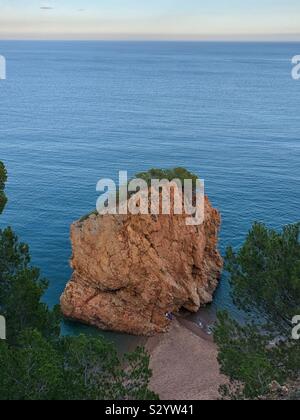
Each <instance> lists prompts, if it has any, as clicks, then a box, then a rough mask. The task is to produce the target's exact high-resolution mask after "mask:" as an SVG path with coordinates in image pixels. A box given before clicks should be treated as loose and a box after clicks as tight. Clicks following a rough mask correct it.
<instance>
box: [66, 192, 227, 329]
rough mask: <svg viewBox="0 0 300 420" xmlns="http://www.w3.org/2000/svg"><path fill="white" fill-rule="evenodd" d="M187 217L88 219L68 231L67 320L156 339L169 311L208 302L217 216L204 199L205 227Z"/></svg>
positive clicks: (215, 275) (215, 276) (213, 283)
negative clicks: (70, 252)
mask: <svg viewBox="0 0 300 420" xmlns="http://www.w3.org/2000/svg"><path fill="white" fill-rule="evenodd" d="M185 217H186V216H185V215H174V214H172V215H170V216H166V215H158V216H151V215H143V216H141V215H139V216H134V215H126V216H119V215H105V216H100V215H92V216H90V217H89V218H87V219H86V220H85V221H81V222H76V223H74V224H73V225H72V228H71V240H72V246H73V257H72V261H71V265H72V268H73V270H74V273H73V276H72V279H71V280H70V282H69V283H68V285H67V287H66V289H65V291H64V293H63V295H62V297H61V307H62V311H63V313H64V315H65V316H66V317H68V318H70V319H74V320H78V321H81V322H84V323H86V324H89V325H94V326H96V327H98V328H100V329H105V330H111V331H120V332H126V333H130V334H135V335H147V336H149V335H153V334H155V333H160V332H164V331H166V330H167V329H168V325H169V321H168V319H167V317H166V313H167V312H176V311H178V310H179V309H181V308H185V309H187V310H189V311H192V312H196V311H197V310H198V309H199V308H200V307H201V306H203V305H205V304H207V303H208V302H211V301H212V296H213V292H214V291H215V289H216V287H217V285H218V280H219V277H220V272H221V269H222V259H221V256H220V254H219V252H218V251H217V242H218V231H219V226H220V215H219V213H218V212H217V210H214V209H213V208H212V206H211V204H210V202H209V200H208V198H205V222H204V223H203V224H202V225H200V226H187V225H186V223H185Z"/></svg>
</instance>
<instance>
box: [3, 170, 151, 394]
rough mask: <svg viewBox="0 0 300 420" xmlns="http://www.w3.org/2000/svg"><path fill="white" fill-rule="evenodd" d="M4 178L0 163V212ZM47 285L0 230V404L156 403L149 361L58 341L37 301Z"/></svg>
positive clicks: (99, 345)
mask: <svg viewBox="0 0 300 420" xmlns="http://www.w3.org/2000/svg"><path fill="white" fill-rule="evenodd" d="M6 179H7V176H6V171H5V168H4V166H3V164H2V163H1V162H0V199H1V201H0V203H1V207H0V210H1V212H2V211H3V209H4V206H5V203H6V197H5V194H4V187H5V182H6ZM47 286H48V283H47V281H45V280H44V279H42V278H41V276H40V272H39V270H38V269H37V268H34V267H32V266H31V264H30V254H29V249H28V246H27V245H25V244H22V243H20V242H19V241H18V238H17V237H16V235H15V234H14V233H13V231H12V230H11V229H10V228H7V229H5V230H3V231H2V230H0V314H1V315H4V316H5V318H6V321H7V341H0V400H97V399H98V400H99V399H114V400H121V399H122V400H123V399H133V400H135V399H156V398H157V397H156V395H154V394H153V393H152V392H150V391H149V390H148V384H149V379H150V377H151V372H150V370H149V357H148V356H147V354H146V353H145V352H144V351H143V350H142V349H138V350H137V351H136V352H134V353H132V354H129V355H126V356H124V357H123V358H120V357H119V356H118V354H117V352H116V349H115V347H114V346H113V345H112V344H110V343H108V342H106V341H105V340H104V339H103V338H90V337H87V336H84V335H81V336H79V337H65V338H63V337H61V336H60V322H61V316H60V311H59V308H58V307H56V308H54V309H52V310H50V309H49V308H48V307H47V306H46V305H45V304H44V303H42V302H41V298H42V296H43V294H44V292H45V290H46V289H47Z"/></svg>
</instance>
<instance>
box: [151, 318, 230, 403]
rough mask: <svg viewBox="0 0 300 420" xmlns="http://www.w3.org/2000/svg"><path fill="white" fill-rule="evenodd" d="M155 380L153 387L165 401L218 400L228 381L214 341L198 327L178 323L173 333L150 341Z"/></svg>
mask: <svg viewBox="0 0 300 420" xmlns="http://www.w3.org/2000/svg"><path fill="white" fill-rule="evenodd" d="M146 348H147V350H148V352H149V353H150V355H151V361H150V367H151V369H152V371H153V377H152V380H151V384H150V387H151V389H152V390H153V391H155V392H156V393H158V394H159V396H160V399H161V400H181V401H182V400H216V399H218V398H219V393H218V388H219V386H220V385H221V384H222V383H224V382H225V378H224V377H223V376H222V375H221V374H220V373H219V365H218V361H217V349H216V346H215V344H214V342H213V340H212V338H211V337H210V336H208V335H206V334H205V333H204V332H203V331H202V330H201V329H200V328H198V327H197V325H196V324H194V323H192V322H190V321H186V320H180V319H179V320H177V319H176V320H174V321H173V323H172V326H171V328H170V331H169V332H168V333H166V334H162V335H159V336H156V337H153V338H150V339H149V340H148V342H147V345H146Z"/></svg>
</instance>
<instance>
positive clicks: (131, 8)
mask: <svg viewBox="0 0 300 420" xmlns="http://www.w3.org/2000/svg"><path fill="white" fill-rule="evenodd" d="M0 39H178V40H181V39H182V40H185V39H191V40H198V39H199V40H252V39H253V40H297V41H300V0H48V1H40V0H0Z"/></svg>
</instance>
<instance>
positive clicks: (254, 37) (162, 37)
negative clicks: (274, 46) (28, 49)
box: [0, 33, 300, 43]
mask: <svg viewBox="0 0 300 420" xmlns="http://www.w3.org/2000/svg"><path fill="white" fill-rule="evenodd" d="M0 41H78V42H84V41H93V42H97V41H108V42H112V41H117V42H121V41H124V42H129V41H132V42H146V41H149V42H153V41H157V42H187V41H188V42H283V43H285V42H300V33H299V34H298V33H288V34H287V33H286V34H282V33H281V34H280V33H279V34H278V33H277V34H276V33H274V34H226V35H225V34H216V35H200V34H199V35H192V34H151V33H148V34H147V33H145V34H125V33H115V34H101V35H99V36H97V35H95V34H86V35H84V34H69V35H67V34H62V33H58V34H57V35H54V34H48V35H46V34H45V35H42V34H35V33H32V34H28V35H25V34H22V35H21V34H13V35H12V34H9V35H5V34H0Z"/></svg>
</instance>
